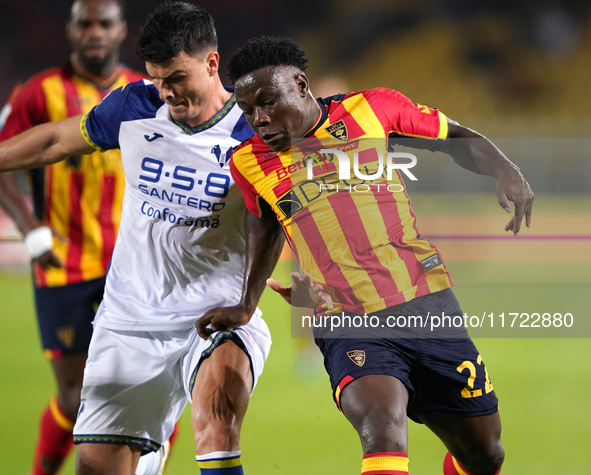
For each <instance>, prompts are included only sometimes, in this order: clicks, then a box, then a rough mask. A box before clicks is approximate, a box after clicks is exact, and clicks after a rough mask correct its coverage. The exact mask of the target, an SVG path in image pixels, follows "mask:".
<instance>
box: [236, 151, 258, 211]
mask: <svg viewBox="0 0 591 475" xmlns="http://www.w3.org/2000/svg"><path fill="white" fill-rule="evenodd" d="M234 157H235V154H234V155H232V158H231V159H230V172H231V173H232V178H233V179H234V182H235V183H236V184H237V185H238V187H239V188H240V190H241V191H242V196H243V197H244V203H245V204H246V207H247V208H248V210H249V211H250V212H251V213H252V214H254V215H255V216H258V217H259V218H260V217H261V214H262V213H261V210H260V208H259V205H258V202H257V196H259V194H258V192H257V190H256V188H255V187H254V186H253V185H252V183H250V181H248V180H247V179H246V178H244V176H243V175H242V173H241V172H240V170H238V167H237V166H236V164H235V163H234Z"/></svg>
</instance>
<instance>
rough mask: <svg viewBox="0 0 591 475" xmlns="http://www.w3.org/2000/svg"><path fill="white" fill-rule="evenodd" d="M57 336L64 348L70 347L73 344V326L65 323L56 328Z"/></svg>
mask: <svg viewBox="0 0 591 475" xmlns="http://www.w3.org/2000/svg"><path fill="white" fill-rule="evenodd" d="M56 334H57V338H58V340H59V341H60V342H61V344H62V345H64V346H65V347H66V348H72V346H74V336H75V332H74V327H73V326H72V325H66V326H64V327H60V328H58V329H57V330H56Z"/></svg>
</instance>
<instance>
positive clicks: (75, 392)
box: [58, 381, 82, 420]
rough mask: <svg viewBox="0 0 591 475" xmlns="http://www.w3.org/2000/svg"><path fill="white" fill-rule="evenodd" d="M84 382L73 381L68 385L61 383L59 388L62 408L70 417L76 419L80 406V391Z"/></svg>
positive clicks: (59, 399)
mask: <svg viewBox="0 0 591 475" xmlns="http://www.w3.org/2000/svg"><path fill="white" fill-rule="evenodd" d="M81 390H82V382H81V381H80V382H77V381H76V382H73V383H72V384H68V385H61V386H60V387H59V388H58V401H59V406H60V409H61V410H62V411H63V413H64V415H66V416H67V417H68V418H69V419H71V420H75V419H76V414H77V413H78V408H79V407H80V391H81Z"/></svg>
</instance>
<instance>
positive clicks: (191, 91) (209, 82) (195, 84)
mask: <svg viewBox="0 0 591 475" xmlns="http://www.w3.org/2000/svg"><path fill="white" fill-rule="evenodd" d="M219 59H220V57H219V54H218V53H217V52H216V51H209V52H207V53H201V54H198V55H196V56H190V55H188V54H187V53H185V52H184V51H183V52H181V54H179V55H178V56H176V57H174V58H173V59H171V60H170V61H168V62H166V63H163V64H154V63H146V70H147V71H148V74H149V75H150V77H151V78H152V81H153V82H154V86H156V88H157V89H158V92H159V93H160V98H161V99H162V100H163V101H164V102H166V103H167V104H168V107H169V109H170V115H172V118H173V119H175V120H177V121H179V122H184V123H186V124H188V125H190V126H195V125H198V124H199V123H201V122H203V118H206V119H208V118H209V117H211V111H209V109H210V108H211V107H208V106H209V103H210V101H211V98H212V96H213V93H214V89H215V88H214V86H215V78H216V77H217V71H218V66H219ZM208 114H209V116H208V117H205V116H206V115H208Z"/></svg>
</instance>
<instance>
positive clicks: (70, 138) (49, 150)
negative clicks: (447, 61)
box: [0, 115, 94, 172]
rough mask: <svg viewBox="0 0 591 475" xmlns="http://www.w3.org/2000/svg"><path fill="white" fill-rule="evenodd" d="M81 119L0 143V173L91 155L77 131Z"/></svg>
mask: <svg viewBox="0 0 591 475" xmlns="http://www.w3.org/2000/svg"><path fill="white" fill-rule="evenodd" d="M81 119H82V115H78V116H74V117H70V118H68V119H65V120H61V121H58V122H49V123H46V124H42V125H39V126H37V127H33V128H32V129H29V130H27V131H26V132H23V133H22V134H19V135H17V136H15V137H12V138H10V139H8V140H6V141H4V142H2V143H0V172H5V171H10V170H24V169H28V168H39V167H43V166H46V165H51V164H52V163H56V162H59V161H60V160H64V159H65V158H67V157H69V156H70V155H83V154H87V153H91V152H93V151H94V148H92V147H91V146H90V145H89V144H88V142H87V141H86V139H85V138H84V136H83V135H82V132H81V130H80V120H81Z"/></svg>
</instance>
